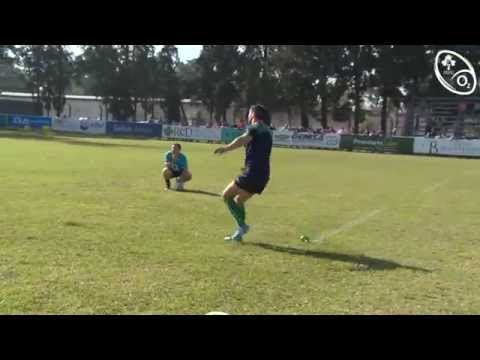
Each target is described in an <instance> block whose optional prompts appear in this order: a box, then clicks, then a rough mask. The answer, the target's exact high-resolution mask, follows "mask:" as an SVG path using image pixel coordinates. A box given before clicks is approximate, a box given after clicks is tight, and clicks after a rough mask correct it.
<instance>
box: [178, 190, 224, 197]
mask: <svg viewBox="0 0 480 360" xmlns="http://www.w3.org/2000/svg"><path fill="white" fill-rule="evenodd" d="M177 192H178V193H191V194H200V195H208V196H216V197H220V196H221V195H220V194H216V193H212V192H208V191H203V190H188V189H184V190H182V191H177Z"/></svg>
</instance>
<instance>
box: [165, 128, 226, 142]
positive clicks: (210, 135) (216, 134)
mask: <svg viewBox="0 0 480 360" xmlns="http://www.w3.org/2000/svg"><path fill="white" fill-rule="evenodd" d="M163 136H164V137H168V138H174V139H191V140H217V141H218V140H220V139H221V129H212V128H202V127H199V128H197V127H190V126H177V125H166V126H164V127H163Z"/></svg>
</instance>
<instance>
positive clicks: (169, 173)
mask: <svg viewBox="0 0 480 360" xmlns="http://www.w3.org/2000/svg"><path fill="white" fill-rule="evenodd" d="M162 174H163V176H165V177H169V178H171V177H172V175H173V174H172V172H171V171H170V170H169V169H167V168H165V169H163V171H162Z"/></svg>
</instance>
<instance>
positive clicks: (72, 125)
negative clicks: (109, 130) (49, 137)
mask: <svg viewBox="0 0 480 360" xmlns="http://www.w3.org/2000/svg"><path fill="white" fill-rule="evenodd" d="M52 128H53V130H57V131H67V132H81V133H88V134H105V133H106V123H105V121H103V120H89V119H85V118H84V119H72V118H54V119H53V122H52Z"/></svg>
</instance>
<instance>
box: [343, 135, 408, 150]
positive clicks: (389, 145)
mask: <svg viewBox="0 0 480 360" xmlns="http://www.w3.org/2000/svg"><path fill="white" fill-rule="evenodd" d="M340 148H341V149H344V150H355V151H368V152H382V153H383V152H386V153H393V154H412V153H413V139H412V138H408V137H392V138H382V137H373V136H361V135H342V138H341V140H340Z"/></svg>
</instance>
